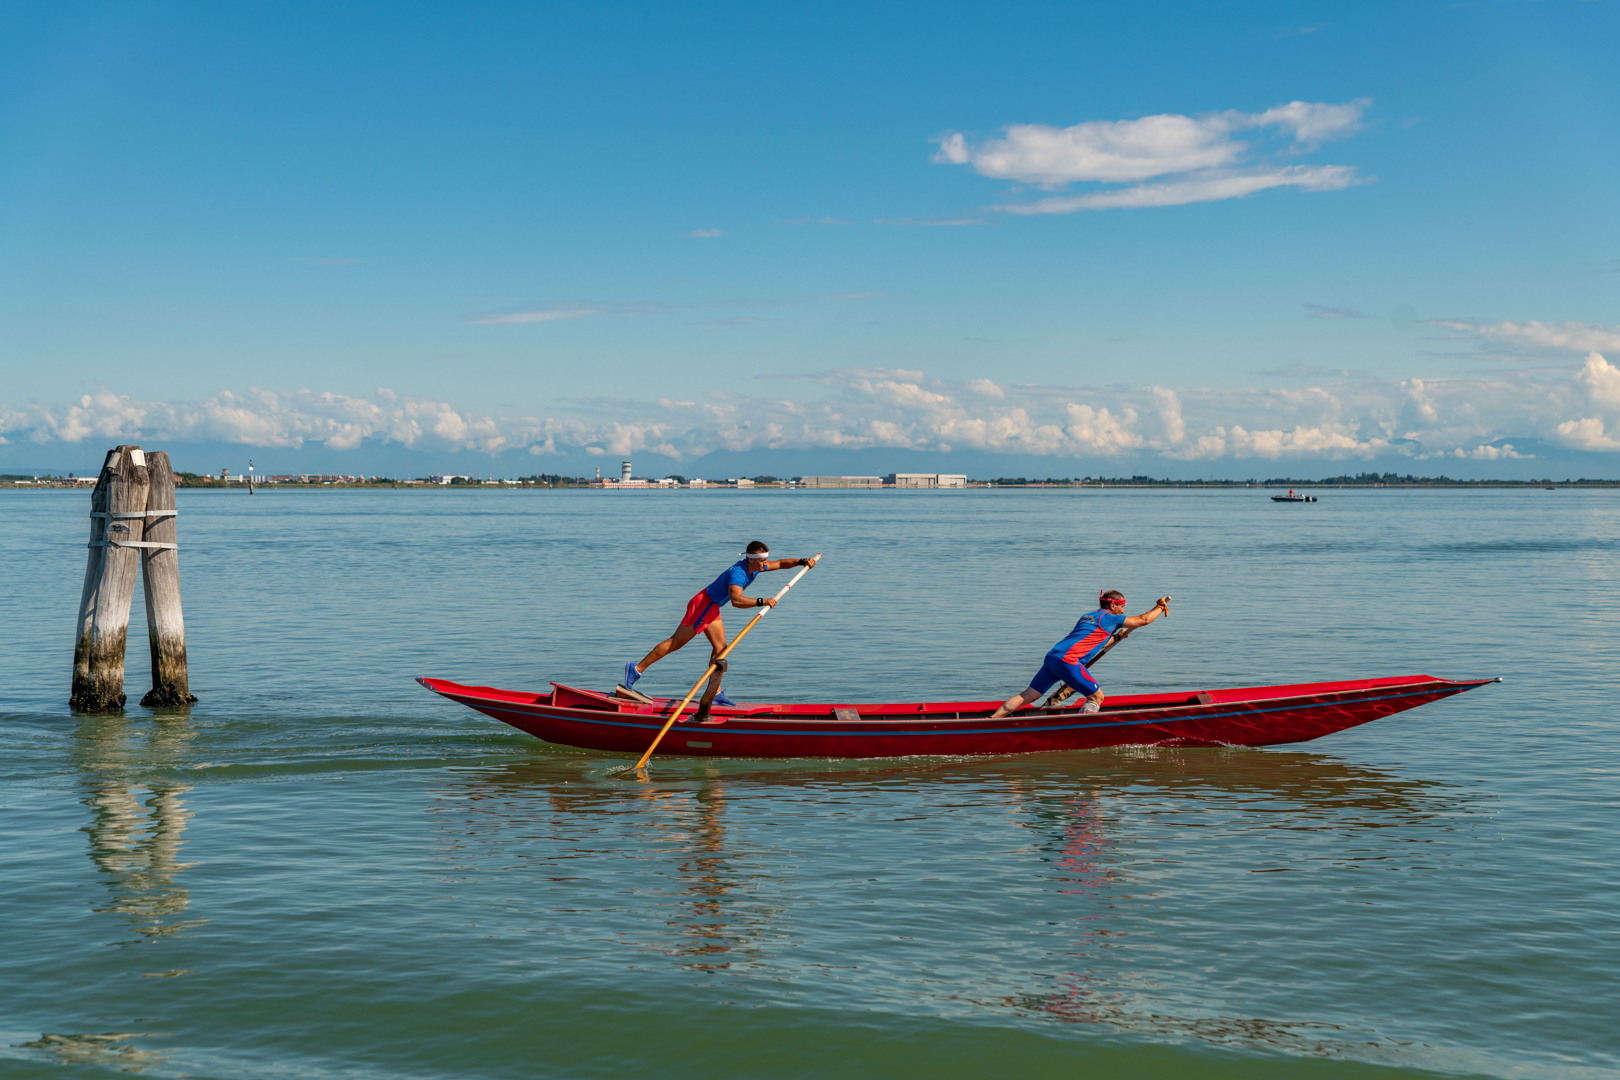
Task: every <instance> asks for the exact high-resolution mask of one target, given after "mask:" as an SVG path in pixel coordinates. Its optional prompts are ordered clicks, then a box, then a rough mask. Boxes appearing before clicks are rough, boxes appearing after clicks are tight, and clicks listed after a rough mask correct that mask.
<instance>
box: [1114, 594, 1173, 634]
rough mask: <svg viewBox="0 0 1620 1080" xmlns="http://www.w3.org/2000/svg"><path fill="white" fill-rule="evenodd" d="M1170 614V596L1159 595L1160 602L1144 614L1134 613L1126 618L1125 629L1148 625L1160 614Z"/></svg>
mask: <svg viewBox="0 0 1620 1080" xmlns="http://www.w3.org/2000/svg"><path fill="white" fill-rule="evenodd" d="M1168 614H1170V598H1169V597H1168V596H1161V597H1159V602H1158V603H1156V604H1154V605H1153V606H1152V607H1151V608H1149V609H1148V610H1147V611H1146V612H1145V613H1144V614H1141V615H1132V616H1130V617H1129V618H1127V619H1126V620H1125V629H1127V630H1135V629H1136V628H1137V627H1138V626H1146V625H1147V624H1148V623H1150V622H1152V621H1153V620H1154V619H1157V618H1158V617H1159V616H1160V615H1168Z"/></svg>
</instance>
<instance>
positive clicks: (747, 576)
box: [624, 540, 816, 707]
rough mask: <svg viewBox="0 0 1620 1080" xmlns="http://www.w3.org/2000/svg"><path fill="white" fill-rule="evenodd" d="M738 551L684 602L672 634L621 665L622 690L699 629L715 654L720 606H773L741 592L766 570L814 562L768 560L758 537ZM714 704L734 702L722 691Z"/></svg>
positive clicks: (722, 631)
mask: <svg viewBox="0 0 1620 1080" xmlns="http://www.w3.org/2000/svg"><path fill="white" fill-rule="evenodd" d="M741 554H742V558H740V559H738V560H737V561H736V562H735V563H733V564H732V565H730V566H728V567H726V570H725V572H724V573H722V574H721V575H720V576H719V577H717V578H715V579H714V581H713V582H712V583H710V584H709V586H708V587H707V588H705V589H703V590H702V591H701V592H699V593H698V594H697V595H696V596H694V597H692V599H691V600H690V601H689V602H688V603H687V605H686V614H685V615H684V616H682V617H681V622H680V625H679V626H677V627H676V628H675V633H673V634H671V635H670V636H669V637H667V638H665V639H664V640H663V641H660V642H659V643H658V644H657V645H654V646H653V647H652V651H651V652H649V653H648V654H647V655H646V656H644V657H642V659H641V663H639V664H631V663H626V664H625V665H624V688H625V689H626V690H629V689H630V688H631V687H633V686H635V684H636V680H637V679H639V678H641V676H642V675H643V674H645V673H646V671H647V669H648V668H650V667H652V666H653V665H654V664H656V663H657V662H658V661H660V660H662V659H663V658H664V657H666V656H668V655H669V654H670V653H672V652H674V651H675V650H676V649H679V648H680V647H681V646H682V645H685V644H686V643H687V642H688V641H691V640H692V639H693V638H694V637H696V636H697V633H698V631H699V630H701V631H703V633H704V635H705V636H706V637H708V639H709V647H710V648H711V649H713V650H714V651H713V656H719V655H720V653H721V652H722V651H723V650H724V649H725V647H726V627H725V624H724V623H722V622H721V621H720V609H721V608H722V607H724V606H725V605H726V604H727V603H728V602H729V603H730V604H731V606H732V607H734V608H737V609H739V610H741V609H743V608H757V607H775V606H776V599H775V598H774V597H770V596H767V597H763V598H761V599H757V600H756V599H754V598H753V597H750V596H747V595H745V594H744V593H743V590H744V589H745V588H747V587H748V586H749V585H751V584H753V581H754V578H756V577H758V576H759V575H760V574H762V573H765V572H766V571H768V570H786V569H787V568H788V567H790V566H815V565H816V560H814V559H772V558H771V552H770V549H769V548H767V547H766V546H765V544H764V542H763V541H760V540H753V541H750V542H749V544H748V548H747V550H745V551H743V552H742V553H741ZM711 660H712V657H711ZM714 703H715V704H716V705H725V706H728V707H734V706H735V705H736V702H734V701H732V700H731V699H730V698H728V697H727V696H726V693H725V691H724V690H721V691H719V692H718V693H716V694H715V697H714Z"/></svg>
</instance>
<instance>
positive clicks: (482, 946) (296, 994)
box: [0, 490, 1620, 1078]
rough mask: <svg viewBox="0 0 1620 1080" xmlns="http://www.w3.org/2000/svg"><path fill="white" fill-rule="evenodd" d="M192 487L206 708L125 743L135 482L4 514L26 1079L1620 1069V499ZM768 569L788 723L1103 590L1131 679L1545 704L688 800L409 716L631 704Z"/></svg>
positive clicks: (137, 659)
mask: <svg viewBox="0 0 1620 1080" xmlns="http://www.w3.org/2000/svg"><path fill="white" fill-rule="evenodd" d="M180 500H181V501H180V505H181V511H182V516H181V519H180V520H181V522H182V525H181V532H180V542H181V545H182V554H181V559H182V571H181V572H182V586H183V589H184V594H185V601H186V614H187V628H188V636H189V644H190V653H191V663H192V686H193V689H194V691H195V692H196V693H197V694H198V695H199V696H200V698H201V700H200V701H199V703H198V704H197V705H195V706H193V707H192V708H191V709H190V710H189V711H185V710H164V711H152V710H146V709H141V708H138V707H131V708H130V709H129V710H128V711H127V713H125V714H123V715H104V716H86V715H74V714H72V713H71V712H70V711H69V710H68V709H67V707H66V705H65V701H66V698H67V690H68V680H69V674H70V666H71V656H72V632H73V631H72V626H73V616H74V610H75V605H76V602H77V598H78V590H79V583H80V579H81V577H82V574H83V559H84V548H83V546H82V545H83V542H84V541H83V537H84V534H85V532H86V531H87V530H86V528H85V518H84V515H85V514H86V513H87V512H88V506H89V500H88V497H87V496H85V495H84V494H83V493H82V492H81V493H44V492H29V493H13V492H5V493H0V513H3V514H4V517H5V520H6V521H7V523H8V524H9V525H10V529H9V534H10V536H11V540H12V545H13V547H12V550H13V552H14V554H16V555H19V556H20V557H15V558H14V559H13V561H12V562H11V564H10V568H9V569H8V570H7V572H6V573H5V575H4V577H3V579H0V581H3V586H0V596H3V598H4V601H5V604H4V610H5V612H6V618H5V619H4V620H0V721H3V724H4V728H3V730H4V734H5V739H6V746H7V753H6V754H5V757H4V761H3V764H0V805H3V807H4V817H3V819H0V820H3V826H0V830H3V831H0V853H3V856H4V859H5V865H6V868H7V871H6V873H5V875H4V876H3V877H0V904H3V910H4V912H5V918H4V920H3V921H0V987H3V988H4V989H3V990H0V994H3V998H0V1000H3V1001H4V1005H5V1008H4V1013H3V1020H0V1028H3V1029H4V1030H3V1032H0V1034H3V1035H4V1038H3V1039H0V1072H4V1074H5V1075H7V1076H23V1077H28V1076H64V1075H69V1076H72V1075H83V1076H87V1077H89V1076H101V1075H111V1074H113V1073H122V1072H137V1073H142V1074H145V1075H151V1076H181V1075H185V1076H192V1077H209V1076H217V1077H267V1078H277V1077H283V1076H287V1077H291V1076H298V1077H333V1078H337V1077H344V1078H348V1077H373V1076H375V1077H422V1078H428V1077H435V1078H437V1077H444V1078H450V1077H468V1076H477V1077H486V1076H487V1077H507V1076H512V1077H518V1076H525V1077H527V1076H537V1075H543V1076H560V1077H564V1076H566V1077H572V1076H580V1077H587V1076H608V1075H626V1074H630V1075H658V1076H686V1075H692V1076H700V1075H701V1076H705V1077H708V1076H750V1077H752V1076H784V1077H785V1076H811V1075H826V1074H832V1073H837V1074H839V1075H869V1076H886V1075H891V1074H894V1073H896V1072H899V1071H902V1070H904V1071H907V1072H922V1071H926V1072H928V1073H930V1074H933V1075H937V1076H945V1077H949V1076H979V1075H985V1074H992V1075H995V1074H1000V1075H1008V1074H1013V1073H1016V1074H1018V1075H1030V1076H1071V1075H1074V1074H1075V1073H1076V1072H1077V1071H1080V1070H1093V1071H1096V1072H1100V1073H1101V1074H1104V1075H1131V1076H1183V1075H1187V1074H1188V1071H1189V1070H1192V1069H1197V1070H1199V1073H1200V1075H1206V1074H1207V1075H1213V1076H1231V1077H1254V1076H1262V1077H1269V1076H1276V1077H1285V1076H1286V1077H1294V1076H1301V1075H1310V1076H1322V1077H1341V1076H1343V1077H1355V1076H1385V1075H1389V1076H1396V1075H1420V1074H1431V1073H1451V1074H1459V1073H1460V1074H1477V1075H1488V1076H1501V1077H1521V1076H1522V1077H1531V1076H1537V1077H1539V1076H1548V1077H1570V1078H1577V1077H1579V1078H1586V1077H1620V1034H1617V1032H1616V1028H1615V1026H1614V1024H1613V1020H1612V1013H1613V1008H1614V1006H1613V1002H1614V1001H1616V1000H1620V905H1616V903H1615V902H1614V897H1615V884H1616V881H1615V879H1616V876H1617V875H1616V871H1615V869H1614V859H1613V853H1614V852H1615V851H1616V850H1620V828H1617V823H1620V813H1617V807H1616V803H1617V797H1616V794H1615V779H1616V775H1617V772H1616V770H1617V768H1620V752H1617V751H1620V739H1617V737H1616V734H1615V719H1616V716H1615V713H1616V710H1615V706H1614V704H1613V700H1614V699H1613V693H1612V683H1613V673H1614V672H1615V671H1616V670H1617V667H1620V664H1617V661H1620V656H1617V655H1616V654H1617V651H1620V644H1617V643H1620V634H1617V633H1616V631H1617V629H1620V627H1617V625H1616V623H1617V617H1616V614H1615V611H1616V604H1615V601H1616V597H1617V593H1616V588H1615V580H1614V579H1615V573H1616V571H1615V560H1614V554H1615V551H1616V549H1617V547H1620V494H1617V493H1611V492H1602V491H1592V492H1585V491H1558V492H1544V491H1540V490H1516V491H1495V492H1471V491H1414V492H1408V491H1358V492H1324V493H1322V501H1321V502H1319V503H1315V504H1307V505H1304V506H1278V505H1273V504H1272V503H1271V502H1269V500H1267V499H1266V498H1265V493H1263V492H1261V491H1258V490H1255V491H1233V492H1200V491H1102V492H1099V491H1089V492H1088V491H1063V490H1053V491H1027V492H1025V491H980V490H972V491H963V492H902V493H894V492H890V493H874V492H803V493H792V492H771V491H755V492H746V491H744V492H735V491H712V492H641V493H593V492H478V491H474V492H449V491H427V492H424V491H415V492H405V491H400V492H393V491H381V492H365V493H358V492H267V493H261V494H259V495H256V496H254V497H252V498H249V497H247V496H246V495H245V494H242V493H237V492H228V493H225V492H192V491H183V492H181V496H180ZM755 538H758V539H763V540H766V541H767V542H768V543H769V544H770V546H771V547H772V549H773V550H774V551H776V552H778V553H781V554H784V555H797V554H809V553H812V552H814V551H817V550H822V551H825V552H826V553H827V555H828V560H827V562H826V563H825V564H824V565H823V566H822V567H821V568H818V569H817V570H816V571H815V572H814V573H812V574H811V575H810V576H809V577H807V578H806V580H805V581H804V583H803V584H802V586H801V587H800V588H799V589H796V590H795V591H794V593H793V594H792V595H791V597H790V598H789V599H788V600H787V601H786V602H785V603H784V604H783V606H782V609H781V610H780V612H778V613H776V614H774V615H773V616H772V617H771V618H770V619H768V620H766V622H765V623H764V624H763V625H762V627H761V629H760V630H759V631H758V632H757V633H756V635H755V636H753V637H751V638H750V639H749V641H748V642H747V643H745V644H744V646H742V647H741V648H739V650H738V652H737V654H736V656H735V660H734V664H733V669H732V673H731V675H730V676H728V679H727V689H728V690H729V691H730V692H731V693H732V694H733V695H734V696H736V697H738V698H741V699H743V700H749V699H754V700H760V699H783V700H838V701H849V700H918V699H925V698H963V697H978V698H987V697H1002V696H1006V695H1007V694H1010V693H1012V692H1013V691H1015V690H1017V689H1019V688H1020V687H1022V686H1023V685H1024V684H1025V682H1026V681H1027V679H1028V676H1029V675H1030V674H1031V673H1032V672H1033V670H1034V669H1035V667H1036V666H1037V665H1038V663H1039V661H1040V658H1041V655H1042V653H1043V652H1044V650H1045V649H1046V648H1047V646H1049V645H1050V644H1051V642H1052V641H1054V640H1056V639H1057V638H1058V637H1059V636H1061V634H1062V633H1063V632H1064V631H1065V630H1066V629H1067V628H1068V626H1069V625H1070V624H1071V623H1072V622H1073V619H1074V618H1075V616H1076V615H1077V614H1078V613H1080V612H1081V611H1083V610H1086V609H1087V608H1088V607H1089V606H1090V601H1092V600H1094V598H1095V595H1096V591H1097V589H1098V588H1099V587H1115V588H1120V589H1122V590H1123V591H1124V592H1125V593H1126V595H1127V596H1128V597H1129V598H1130V601H1129V606H1130V608H1131V610H1133V611H1137V610H1143V609H1145V608H1146V607H1147V606H1148V605H1149V604H1150V603H1151V601H1152V598H1153V597H1154V596H1156V595H1159V594H1161V593H1172V594H1174V595H1175V597H1176V603H1175V606H1174V609H1173V612H1174V613H1173V616H1172V617H1171V619H1170V620H1168V621H1167V622H1165V621H1161V622H1160V623H1158V624H1156V625H1154V626H1152V627H1150V628H1148V629H1147V630H1145V631H1143V632H1142V633H1140V634H1139V635H1137V636H1136V637H1133V638H1132V640H1131V641H1130V642H1128V643H1126V644H1125V645H1123V646H1121V647H1120V648H1119V649H1118V650H1117V651H1116V652H1115V653H1113V654H1112V655H1111V656H1110V657H1109V658H1108V659H1107V660H1106V661H1105V662H1104V663H1103V664H1101V665H1099V668H1098V674H1099V675H1100V676H1102V678H1103V681H1104V683H1105V685H1107V686H1108V687H1109V688H1110V689H1112V690H1118V691H1126V690H1136V689H1160V688H1181V689H1201V688H1209V687H1218V686H1235V685H1245V684H1264V683H1277V682H1295V681H1309V680H1316V679H1330V678H1354V677H1362V676H1370V675H1389V674H1411V673H1427V674H1433V675H1441V676H1451V677H1473V676H1495V675H1502V676H1505V677H1506V678H1507V680H1508V681H1507V682H1506V683H1505V684H1503V685H1501V686H1490V687H1486V688H1484V689H1482V690H1479V691H1476V692H1473V693H1469V694H1466V695H1463V696H1461V697H1459V698H1455V699H1451V700H1449V701H1445V702H1440V703H1437V704H1435V705H1431V706H1427V707H1424V708H1422V709H1419V710H1416V711H1414V712H1410V713H1405V714H1402V715H1401V716H1398V717H1395V718H1391V719H1388V720H1384V721H1379V722H1377V723H1374V724H1370V725H1367V726H1365V727H1362V728H1359V729H1356V730H1353V731H1349V732H1344V733H1341V734H1339V735H1336V736H1332V737H1330V738H1327V739H1323V740H1320V741H1318V742H1315V743H1309V744H1304V745H1301V746H1296V747H1281V748H1273V749H1269V750H1239V749H1225V750H1222V749H1211V750H1198V749H1181V750H1171V749H1147V750H1140V749H1139V750H1128V751H1126V750H1117V751H1099V752H1087V753H1065V754H1044V755H1032V756H1026V757H1007V758H994V759H940V758H918V759H899V760H886V761H861V762H852V761H827V760H808V761H806V760H800V761H749V760H735V761H725V760H707V759H702V760H699V759H684V758H670V759H662V760H659V761H656V762H655V767H654V769H653V771H652V774H651V780H650V782H646V783H638V782H636V781H634V780H630V779H625V778H623V777H621V776H619V775H617V774H616V771H615V770H616V769H617V768H618V767H619V766H621V765H623V764H624V759H623V758H620V757H614V756H611V755H602V754H593V753H589V752H584V751H578V750H571V749H568V748H564V747H553V746H548V745H546V744H544V743H541V742H538V741H537V740H534V739H531V738H529V737H527V736H524V735H522V734H520V733H518V732H515V731H513V730H511V729H509V728H506V727H504V726H503V725H500V724H498V723H496V722H494V721H492V720H489V719H487V718H485V717H482V716H480V715H478V714H475V713H473V712H471V711H469V710H466V709H462V708H460V707H458V706H454V705H452V704H450V703H448V702H446V701H443V700H442V699H439V698H436V697H434V696H432V695H429V694H428V693H426V692H425V691H422V690H421V689H420V688H418V687H417V686H416V685H415V684H414V683H413V682H412V681H411V679H412V676H415V675H419V674H432V675H439V676H443V677H447V678H453V679H458V680H461V681H466V682H474V683H483V684H488V685H495V686H504V687H512V688H520V687H534V688H541V687H543V686H544V684H545V683H546V682H547V681H548V680H550V679H559V680H562V681H569V682H574V683H578V684H581V685H587V686H597V687H602V688H607V687H609V686H611V684H612V683H613V682H614V680H615V678H616V676H617V673H618V671H619V670H621V665H622V663H623V661H625V660H627V659H633V658H637V657H639V656H640V655H641V654H642V653H643V652H644V651H645V650H646V648H647V647H648V646H649V645H651V644H652V643H653V642H655V641H656V640H658V639H659V638H660V637H661V636H663V635H664V634H665V633H667V632H668V631H669V630H670V629H671V628H673V626H674V624H675V622H676V621H677V620H678V618H679V615H680V612H681V610H682V607H683V605H684V603H685V601H686V599H687V598H688V597H690V596H691V594H692V593H693V592H694V591H696V589H697V588H698V587H699V586H700V585H702V584H704V583H705V582H707V581H708V580H709V579H710V578H712V577H713V576H714V574H716V573H718V572H719V570H720V569H721V568H722V567H723V566H725V565H726V564H727V563H728V562H729V561H730V560H731V559H733V558H735V554H734V553H735V552H737V551H738V550H740V549H741V546H742V545H743V544H744V543H746V542H747V541H748V540H750V539H755ZM780 576H781V577H783V578H784V579H785V575H780ZM770 580H772V579H770V578H767V579H765V581H770ZM755 591H756V592H757V591H760V590H759V589H758V588H756V590H755ZM135 619H136V624H137V626H139V625H142V621H143V620H144V615H143V613H142V612H141V610H140V603H139V598H137V604H136V613H135ZM741 624H742V620H740V619H738V618H737V617H736V616H735V615H731V616H729V617H728V626H731V627H732V629H733V630H734V631H735V629H737V628H739V627H740V626H741ZM705 655H706V651H705V650H699V649H698V648H696V647H694V648H691V649H689V650H688V651H687V652H685V653H682V654H677V655H676V656H675V657H674V658H672V659H669V660H666V661H665V662H664V663H662V664H660V665H659V666H658V667H656V668H654V669H653V671H652V673H651V674H650V675H649V676H648V677H647V682H646V683H644V684H643V685H644V687H646V688H648V689H650V690H651V691H653V692H659V693H667V692H675V691H678V690H679V691H684V689H685V688H686V687H687V686H689V685H690V682H691V680H692V679H694V678H695V677H696V675H697V672H698V670H699V668H700V666H701V664H702V662H703V660H704V658H705ZM129 661H130V663H129V672H128V683H127V688H128V689H130V690H131V691H133V692H132V694H131V698H132V700H133V699H136V698H138V696H139V694H140V692H141V690H142V689H143V688H144V686H145V685H146V681H147V679H148V671H147V667H146V651H145V641H144V632H141V631H137V632H135V633H132V635H131V645H130V656H129ZM683 680H684V682H683Z"/></svg>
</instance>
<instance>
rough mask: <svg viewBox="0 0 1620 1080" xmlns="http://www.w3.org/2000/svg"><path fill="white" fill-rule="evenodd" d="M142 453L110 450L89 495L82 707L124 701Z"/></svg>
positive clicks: (77, 682)
mask: <svg viewBox="0 0 1620 1080" xmlns="http://www.w3.org/2000/svg"><path fill="white" fill-rule="evenodd" d="M146 491H147V473H146V455H145V454H143V453H142V452H141V448H140V447H138V446H119V447H115V448H114V449H112V450H110V451H108V453H107V460H106V461H105V462H104V463H103V464H102V466H101V476H100V477H99V478H98V479H97V480H96V486H95V490H94V491H93V492H91V495H90V543H89V548H90V557H89V559H88V561H87V563H86V565H85V570H84V592H83V593H82V594H81V595H80V597H79V625H78V638H77V640H76V642H75V643H74V646H73V695H72V697H71V698H69V701H68V703H69V704H70V705H72V706H73V707H74V708H78V709H83V710H85V711H86V712H110V711H112V710H114V709H122V708H123V707H124V640H125V638H126V637H127V636H128V633H129V605H130V603H131V601H133V600H134V598H135V575H136V573H137V572H138V571H139V569H140V563H141V556H140V551H141V549H140V548H136V547H126V546H125V544H127V543H130V542H135V543H138V542H140V540H141V537H142V536H143V535H144V531H145V530H144V526H145V523H146Z"/></svg>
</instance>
